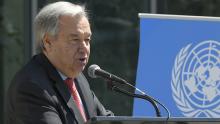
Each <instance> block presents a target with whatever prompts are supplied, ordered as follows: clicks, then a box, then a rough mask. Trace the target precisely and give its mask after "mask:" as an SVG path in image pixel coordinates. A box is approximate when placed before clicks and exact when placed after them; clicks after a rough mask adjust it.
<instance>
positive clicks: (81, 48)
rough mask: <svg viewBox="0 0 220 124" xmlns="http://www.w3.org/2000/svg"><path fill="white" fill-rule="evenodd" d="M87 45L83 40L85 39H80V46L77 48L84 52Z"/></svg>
mask: <svg viewBox="0 0 220 124" xmlns="http://www.w3.org/2000/svg"><path fill="white" fill-rule="evenodd" d="M87 47H88V44H87V43H86V42H85V41H82V42H81V43H80V47H79V50H80V51H82V52H84V51H85V50H87Z"/></svg>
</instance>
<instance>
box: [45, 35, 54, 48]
mask: <svg viewBox="0 0 220 124" xmlns="http://www.w3.org/2000/svg"><path fill="white" fill-rule="evenodd" d="M52 42H53V37H52V36H51V35H50V34H48V33H45V35H44V38H43V46H44V49H45V50H46V51H49V50H50V48H51V46H52Z"/></svg>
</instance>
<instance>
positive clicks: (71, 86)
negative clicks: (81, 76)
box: [65, 78, 87, 122]
mask: <svg viewBox="0 0 220 124" xmlns="http://www.w3.org/2000/svg"><path fill="white" fill-rule="evenodd" d="M65 83H66V85H67V86H68V88H69V90H70V92H71V95H72V96H73V99H74V101H75V103H76V105H77V107H78V109H79V111H80V113H81V115H82V117H83V119H84V121H85V122H86V121H87V119H86V115H85V112H84V109H83V105H82V101H81V99H80V96H79V93H78V91H77V89H76V85H75V82H74V80H73V79H72V78H67V79H66V80H65Z"/></svg>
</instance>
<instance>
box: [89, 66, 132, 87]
mask: <svg viewBox="0 0 220 124" xmlns="http://www.w3.org/2000/svg"><path fill="white" fill-rule="evenodd" d="M88 75H89V76H90V77H91V78H97V77H102V78H104V79H108V80H110V81H113V82H118V83H121V84H127V83H128V82H127V81H125V80H124V79H122V78H120V77H117V76H116V75H114V74H111V73H109V72H107V71H105V70H102V69H101V68H100V67H99V66H98V65H96V64H93V65H91V66H90V67H89V68H88Z"/></svg>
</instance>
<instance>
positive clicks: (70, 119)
mask: <svg viewBox="0 0 220 124" xmlns="http://www.w3.org/2000/svg"><path fill="white" fill-rule="evenodd" d="M76 85H77V88H78V91H79V94H80V96H81V99H82V102H83V104H84V109H85V113H86V116H87V118H88V119H89V118H91V117H94V116H108V115H112V113H111V112H110V111H107V110H105V108H104V107H103V105H102V104H101V103H100V102H99V100H98V99H97V98H96V96H95V95H94V93H93V92H92V91H91V90H90V87H89V84H88V82H87V80H86V78H85V77H84V76H83V74H80V75H79V76H78V77H77V79H76ZM7 95H8V96H7V98H6V99H7V100H6V101H7V103H6V107H7V108H6V109H7V110H6V112H7V114H6V122H7V124H76V123H79V124H81V123H83V119H82V116H81V115H80V112H79V111H78V109H76V108H77V107H76V104H75V103H74V101H73V98H72V96H71V94H70V92H69V91H68V88H67V86H66V85H65V83H64V81H63V80H62V78H61V76H60V75H59V73H58V72H57V71H56V69H55V68H54V66H53V65H52V64H51V63H50V62H49V61H48V59H47V58H46V56H45V55H43V54H39V55H36V56H34V57H33V58H32V59H31V61H30V62H29V63H28V64H27V65H26V66H25V67H24V68H22V69H21V70H20V71H19V72H18V73H17V74H16V76H15V78H14V79H13V80H12V83H11V85H10V87H9V89H8V93H7Z"/></svg>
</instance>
